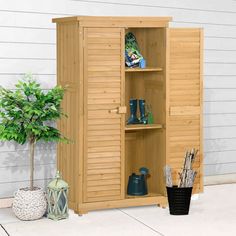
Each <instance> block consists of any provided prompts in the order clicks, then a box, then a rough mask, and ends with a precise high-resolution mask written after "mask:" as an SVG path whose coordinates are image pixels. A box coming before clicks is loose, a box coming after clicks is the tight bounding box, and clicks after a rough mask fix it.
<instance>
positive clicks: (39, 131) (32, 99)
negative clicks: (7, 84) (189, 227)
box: [0, 75, 67, 191]
mask: <svg viewBox="0 0 236 236" xmlns="http://www.w3.org/2000/svg"><path fill="white" fill-rule="evenodd" d="M64 92H65V89H64V88H62V87H60V86H56V87H54V88H52V89H50V90H47V91H45V90H43V89H42V88H41V87H40V84H38V83H37V82H36V81H35V80H34V79H33V77H32V75H25V76H24V78H23V79H22V80H20V81H19V82H18V83H17V84H16V89H15V90H10V89H5V88H3V87H0V140H2V141H12V140H13V141H16V142H17V143H19V144H25V143H26V142H28V143H29V148H30V153H29V157H30V187H29V190H31V191H32V190H34V152H35V144H36V142H38V141H40V140H42V141H46V142H50V141H66V140H67V139H66V138H65V137H63V136H62V135H61V133H60V131H59V130H58V129H56V128H55V127H53V122H55V121H56V120H57V119H59V118H60V117H61V116H62V115H64V114H63V112H62V110H61V108H60V104H61V101H62V99H63V95H64Z"/></svg>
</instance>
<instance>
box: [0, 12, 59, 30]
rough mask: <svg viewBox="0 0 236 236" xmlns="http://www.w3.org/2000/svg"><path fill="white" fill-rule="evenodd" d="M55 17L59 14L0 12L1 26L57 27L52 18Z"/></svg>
mask: <svg viewBox="0 0 236 236" xmlns="http://www.w3.org/2000/svg"><path fill="white" fill-rule="evenodd" d="M55 17H58V15H49V14H37V13H27V12H11V11H7V12H6V11H5V12H4V11H3V12H1V14H0V26H11V27H12V26H15V27H21V26H24V27H37V28H51V29H55V28H56V26H55V25H54V24H52V18H55ZM29 19H30V20H29Z"/></svg>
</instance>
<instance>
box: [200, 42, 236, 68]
mask: <svg viewBox="0 0 236 236" xmlns="http://www.w3.org/2000/svg"><path fill="white" fill-rule="evenodd" d="M210 39H211V40H210ZM213 40H215V38H209V41H210V43H211V41H213ZM222 40H226V39H225V38H222ZM233 41H235V42H236V38H235V39H233ZM204 54H205V62H217V63H222V64H227V63H236V50H234V51H233V50H232V49H230V50H223V48H222V47H220V48H219V49H212V50H205V52H204Z"/></svg>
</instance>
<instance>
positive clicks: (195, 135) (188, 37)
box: [167, 29, 203, 192]
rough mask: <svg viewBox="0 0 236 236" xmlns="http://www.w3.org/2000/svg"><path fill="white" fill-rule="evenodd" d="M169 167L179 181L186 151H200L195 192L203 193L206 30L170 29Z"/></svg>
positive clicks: (196, 164)
mask: <svg viewBox="0 0 236 236" xmlns="http://www.w3.org/2000/svg"><path fill="white" fill-rule="evenodd" d="M167 32H168V34H167V35H168V36H167V39H168V50H167V52H168V58H169V67H168V80H167V108H168V109H167V164H169V165H170V166H171V167H172V168H173V169H174V170H175V180H177V178H178V172H180V170H181V168H182V167H183V161H184V154H185V151H186V150H189V149H191V148H195V149H198V150H199V153H198V156H197V159H196V161H195V164H194V169H195V170H197V172H198V173H197V177H196V179H195V185H194V191H195V192H200V191H201V190H202V186H203V183H202V179H203V173H202V50H203V49H202V34H203V32H202V30H201V29H168V31H167Z"/></svg>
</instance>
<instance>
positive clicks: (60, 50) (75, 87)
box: [57, 22, 80, 210]
mask: <svg viewBox="0 0 236 236" xmlns="http://www.w3.org/2000/svg"><path fill="white" fill-rule="evenodd" d="M78 44H79V41H78V24H77V22H67V23H58V24H57V84H58V85H61V86H63V87H66V92H65V96H64V99H63V101H62V109H63V112H64V113H65V114H67V116H68V117H63V118H62V119H61V120H60V121H59V122H58V127H59V129H60V131H61V132H62V134H63V135H64V136H65V137H67V138H68V139H70V140H71V142H70V143H69V144H66V143H59V144H58V149H57V166H58V169H59V170H60V172H61V174H62V177H63V179H65V181H67V182H68V184H69V186H70V189H69V207H70V208H72V209H75V210H76V204H77V202H78V194H77V192H76V191H77V189H78V176H79V173H78V161H79V156H78V151H79V148H78V147H79V139H78V137H79V135H78V134H79V132H80V130H79V102H80V99H79V76H78Z"/></svg>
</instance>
